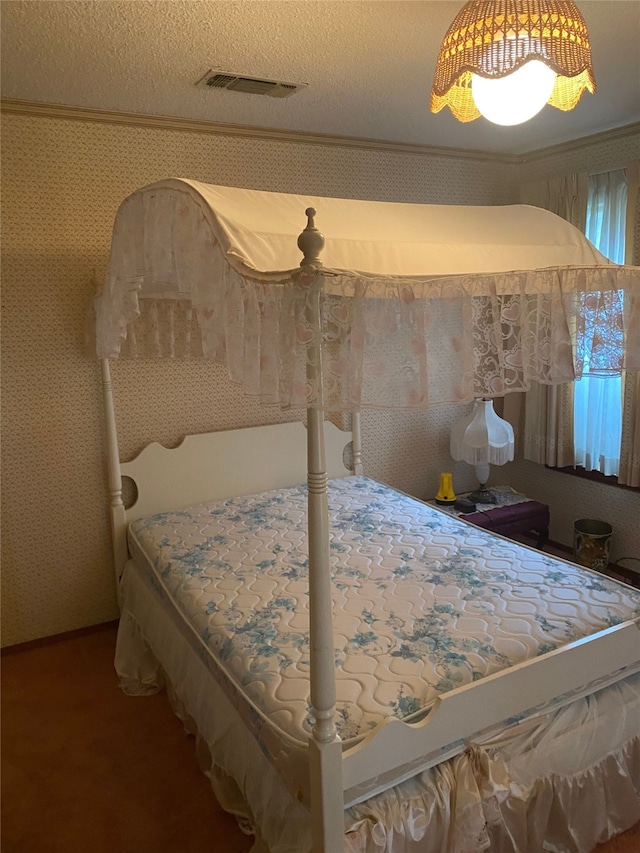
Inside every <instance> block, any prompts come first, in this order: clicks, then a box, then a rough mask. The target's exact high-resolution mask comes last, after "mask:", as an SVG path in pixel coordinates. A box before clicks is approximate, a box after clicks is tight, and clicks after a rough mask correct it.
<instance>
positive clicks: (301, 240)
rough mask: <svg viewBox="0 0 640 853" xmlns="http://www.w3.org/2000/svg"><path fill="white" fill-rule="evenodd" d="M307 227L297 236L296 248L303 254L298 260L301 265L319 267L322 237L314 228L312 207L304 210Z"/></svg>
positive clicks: (322, 246) (322, 244)
mask: <svg viewBox="0 0 640 853" xmlns="http://www.w3.org/2000/svg"><path fill="white" fill-rule="evenodd" d="M305 214H306V217H307V227H306V228H305V229H304V231H303V232H302V233H301V234H300V236H299V237H298V248H299V249H300V251H301V252H302V254H303V255H304V257H303V259H302V260H301V261H300V266H301V267H321V266H322V261H321V260H320V252H321V251H322V250H323V249H324V237H323V236H322V234H321V233H320V231H318V229H317V228H316V224H315V221H314V216H315V215H316V211H315V209H314V208H313V207H308V208H307V209H306V210H305Z"/></svg>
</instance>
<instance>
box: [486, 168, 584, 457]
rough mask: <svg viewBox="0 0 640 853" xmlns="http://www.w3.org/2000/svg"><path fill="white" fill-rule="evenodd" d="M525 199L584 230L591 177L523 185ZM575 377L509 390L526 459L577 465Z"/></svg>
mask: <svg viewBox="0 0 640 853" xmlns="http://www.w3.org/2000/svg"><path fill="white" fill-rule="evenodd" d="M521 200H522V202H523V203H524V204H533V205H535V206H536V207H544V208H546V209H547V210H550V211H552V213H556V214H557V215H558V216H562V218H563V219H566V220H568V221H569V222H571V224H572V225H575V226H576V228H579V229H580V230H581V231H584V226H585V220H586V214H587V176H586V175H578V174H572V175H563V176H561V177H559V178H548V179H547V180H544V181H540V180H538V181H531V182H528V183H525V184H523V186H522V192H521ZM573 385H574V383H573V382H570V383H563V384H560V385H540V384H538V383H537V382H532V383H531V388H530V390H529V391H527V392H526V393H525V394H509V395H507V396H506V397H505V400H504V407H503V412H504V417H505V418H507V420H508V421H510V423H511V424H512V425H513V427H514V430H515V431H516V435H517V436H518V441H519V442H522V445H521V446H522V451H523V456H524V458H525V459H529V460H531V461H532V462H538V463H540V464H541V465H550V466H552V467H560V468H562V467H565V466H572V465H574V450H573V441H574V439H573V432H574V414H573Z"/></svg>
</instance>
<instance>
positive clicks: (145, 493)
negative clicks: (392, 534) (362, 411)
mask: <svg viewBox="0 0 640 853" xmlns="http://www.w3.org/2000/svg"><path fill="white" fill-rule="evenodd" d="M101 369H102V387H103V399H104V411H105V421H106V428H107V463H108V465H107V467H108V480H109V494H110V504H111V532H112V536H113V553H114V564H115V574H116V584H119V580H120V576H121V575H122V570H123V569H124V566H125V563H126V561H127V559H128V557H129V554H128V549H127V526H128V525H129V524H130V523H131V522H132V521H135V519H137V518H140V517H142V516H144V515H153V514H154V513H157V512H167V511H169V510H172V509H180V508H182V507H185V506H189V505H192V504H197V503H202V502H203V501H214V500H224V499H225V498H229V497H233V496H235V495H249V494H255V493H256V492H262V491H266V490H268V489H279V488H285V487H286V486H295V485H299V484H302V483H305V482H307V450H308V448H307V429H306V427H305V426H304V424H302V423H299V422H294V423H284V424H274V425H271V426H260V427H248V428H245V429H235V430H226V431H223V432H208V433H201V434H200V435H188V436H186V438H185V439H184V440H183V441H182V443H181V444H180V445H179V446H178V447H176V448H174V449H169V448H166V447H164V446H163V445H162V444H158V443H157V442H154V443H153V444H149V445H148V446H147V447H145V449H144V450H143V451H142V452H141V453H140V454H139V455H138V456H136V458H135V459H133V460H132V461H131V462H120V454H119V451H118V436H117V429H116V419H115V410H114V404H113V388H112V383H111V374H110V371H109V362H108V359H102V362H101ZM324 434H325V448H326V451H325V452H326V472H327V476H328V477H329V478H331V477H344V476H346V475H347V474H351V473H353V472H355V473H356V474H361V473H362V445H361V437H360V415H359V413H356V414H353V415H352V431H351V432H343V431H342V430H340V429H338V428H337V427H336V426H334V425H333V424H332V423H331V422H329V421H326V422H325V424H324ZM352 436H353V471H352V470H350V469H349V468H347V466H346V464H345V462H344V455H345V448H346V446H347V445H348V444H349V442H350V441H351V440H352ZM122 477H130V478H131V479H132V480H133V481H134V483H135V485H136V489H137V498H136V501H135V503H134V504H133V505H132V506H130V507H128V508H126V507H125V506H124V503H123V500H122Z"/></svg>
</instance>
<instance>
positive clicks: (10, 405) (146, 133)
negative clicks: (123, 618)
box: [2, 113, 517, 645]
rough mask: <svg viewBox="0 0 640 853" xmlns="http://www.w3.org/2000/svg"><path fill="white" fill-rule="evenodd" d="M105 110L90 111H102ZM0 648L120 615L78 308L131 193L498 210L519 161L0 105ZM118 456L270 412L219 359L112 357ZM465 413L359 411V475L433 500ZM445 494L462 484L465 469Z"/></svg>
mask: <svg viewBox="0 0 640 853" xmlns="http://www.w3.org/2000/svg"><path fill="white" fill-rule="evenodd" d="M97 118H99V117H97ZM2 141H3V146H2V170H3V171H2V184H3V195H4V199H3V205H4V211H3V212H4V217H3V294H2V297H3V298H2V301H3V305H2V307H3V318H2V320H3V335H2V355H3V367H4V371H3V387H2V394H3V405H2V438H3V448H2V449H3V470H2V501H3V513H2V552H3V553H2V569H3V596H2V607H3V619H2V643H3V645H10V644H14V643H18V642H24V641H27V640H31V639H34V638H38V637H44V636H48V635H51V634H56V633H60V632H63V631H69V630H72V629H76V628H81V627H84V626H88V625H92V624H97V623H100V622H104V621H108V620H110V619H114V618H116V617H117V607H116V600H115V591H114V583H113V573H112V564H111V543H110V533H109V528H108V502H107V500H106V497H105V492H106V486H105V480H106V470H105V440H104V430H103V421H102V408H101V405H102V404H101V392H100V385H99V368H98V364H97V363H96V362H95V360H93V359H92V358H91V357H89V356H88V355H87V354H86V353H85V350H84V346H83V338H84V322H85V313H86V311H87V308H88V305H89V303H90V299H91V296H92V294H93V291H94V279H95V277H96V274H97V276H98V277H99V275H100V273H101V271H102V269H103V268H104V265H105V262H106V257H107V252H108V248H109V241H110V233H111V227H112V224H113V218H114V215H115V212H116V209H117V207H118V204H119V203H120V201H121V200H122V199H123V198H124V197H125V196H126V195H127V194H128V193H130V192H131V191H133V190H134V189H136V188H137V187H139V186H141V185H143V184H146V183H149V182H152V181H154V180H157V179H159V178H163V177H167V176H172V175H178V176H184V177H192V178H196V179H198V180H202V181H208V182H211V183H220V184H230V185H236V186H247V187H253V188H257V189H263V190H276V191H284V192H297V193H310V194H314V195H329V196H349V197H353V198H370V199H378V200H391V201H418V202H447V203H477V204H500V203H507V202H510V201H512V200H513V194H514V192H515V190H516V185H517V180H516V178H517V175H516V171H515V167H514V166H502V165H499V164H497V163H496V162H490V161H486V162H484V161H479V160H477V159H464V160H463V159H452V158H450V157H444V156H433V155H431V154H422V153H406V152H399V151H389V150H382V149H379V150H372V149H369V148H367V147H362V148H353V147H351V148H350V147H341V146H335V145H328V144H327V145H325V144H308V143H305V142H304V141H303V140H300V141H275V140H273V139H264V138H262V139H261V138H255V137H254V138H248V137H241V136H232V135H223V134H220V133H204V132H191V131H188V130H183V129H175V128H173V129H172V128H168V127H151V126H139V127H136V126H129V125H119V124H114V123H103V122H101V121H99V120H92V121H87V120H73V119H66V118H49V117H40V116H33V115H29V114H25V115H20V114H9V113H6V114H5V115H4V116H3V140H2ZM113 379H114V385H115V394H116V406H117V419H118V423H119V428H120V432H121V452H122V456H123V457H126V458H131V457H132V456H133V455H134V454H135V453H136V452H138V451H139V450H140V449H141V448H142V447H143V446H144V444H146V443H147V442H148V441H150V440H159V441H161V442H162V443H164V444H166V445H175V444H176V443H178V441H179V440H180V438H181V436H182V435H183V434H184V433H194V432H204V431H208V430H218V429H229V428H235V427H241V426H251V425H256V424H260V423H273V422H276V421H281V420H291V419H295V418H297V417H298V414H299V413H296V412H280V411H279V410H277V409H271V408H261V407H259V406H258V405H257V404H255V403H254V402H253V401H251V400H249V399H247V398H245V397H244V396H243V394H242V393H241V392H240V391H239V390H238V388H236V387H235V386H233V385H232V384H231V383H229V382H228V381H227V379H226V377H225V376H224V374H223V372H222V370H221V369H219V368H217V367H214V366H211V365H204V364H201V363H198V362H196V361H185V362H162V363H159V362H135V363H128V364H127V363H120V364H118V363H116V364H114V365H113ZM465 411H466V408H464V407H463V408H461V407H459V406H442V407H438V408H436V409H434V410H432V411H431V412H429V413H428V414H427V413H418V414H406V413H398V412H394V413H390V414H386V413H379V414H366V415H365V416H364V418H363V420H364V436H363V438H364V450H365V460H366V472H367V473H368V474H370V475H371V476H373V477H377V478H379V479H381V480H384V481H386V482H389V483H391V484H393V485H395V486H397V487H399V488H401V489H403V490H405V491H407V492H410V493H413V494H416V495H420V496H426V497H429V496H432V495H433V494H434V493H435V491H436V490H437V485H438V475H439V472H440V471H442V470H450V469H451V461H450V457H449V450H448V437H449V431H450V428H451V426H452V424H453V423H454V422H455V421H456V420H457V419H458V418H459V417H460V416H461V414H462V413H464V412H465ZM454 475H455V477H456V479H455V483H456V488H458V489H462V488H470V487H471V486H472V485H473V477H472V474H471V472H470V470H468V469H467V466H464V465H459V466H457V467H454Z"/></svg>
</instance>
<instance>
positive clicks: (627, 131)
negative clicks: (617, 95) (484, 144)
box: [520, 121, 640, 164]
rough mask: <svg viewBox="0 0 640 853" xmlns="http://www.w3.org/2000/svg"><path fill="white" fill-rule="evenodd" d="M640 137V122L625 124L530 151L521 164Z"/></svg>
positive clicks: (521, 158)
mask: <svg viewBox="0 0 640 853" xmlns="http://www.w3.org/2000/svg"><path fill="white" fill-rule="evenodd" d="M636 135H638V136H640V121H636V122H633V123H632V124H625V125H623V126H622V127H614V128H611V129H610V130H603V131H601V132H600V133H591V134H589V136H581V137H580V138H579V139H572V140H570V141H568V142H561V143H559V144H558V145H550V146H549V147H548V148H537V149H535V150H534V151H528V152H527V153H526V154H522V155H521V156H520V162H521V163H522V164H524V163H531V162H533V161H534V160H542V159H543V158H545V157H555V156H556V155H558V154H566V153H571V152H573V151H579V150H580V149H581V148H590V147H591V146H592V145H599V144H602V143H607V142H615V141H618V140H620V139H626V138H627V137H628V136H636Z"/></svg>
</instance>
